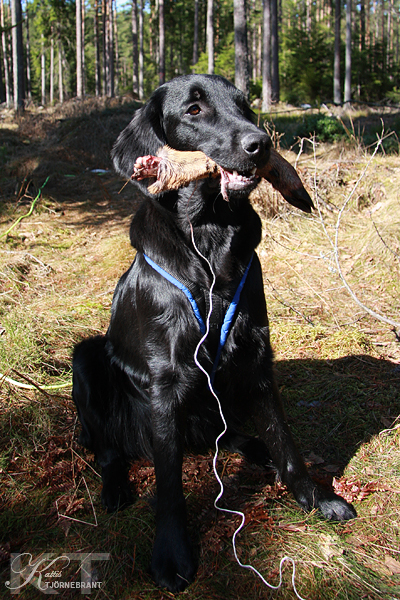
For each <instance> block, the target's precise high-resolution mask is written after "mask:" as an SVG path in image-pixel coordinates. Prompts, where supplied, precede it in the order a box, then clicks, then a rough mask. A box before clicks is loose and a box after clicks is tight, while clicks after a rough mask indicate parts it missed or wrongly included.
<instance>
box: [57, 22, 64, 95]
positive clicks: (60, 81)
mask: <svg viewBox="0 0 400 600" xmlns="http://www.w3.org/2000/svg"><path fill="white" fill-rule="evenodd" d="M58 99H59V100H60V104H62V103H63V102H64V84H63V64H62V42H61V34H60V33H58Z"/></svg>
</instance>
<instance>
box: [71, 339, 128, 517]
mask: <svg viewBox="0 0 400 600" xmlns="http://www.w3.org/2000/svg"><path fill="white" fill-rule="evenodd" d="M105 343H106V340H105V338H104V337H103V336H97V337H94V338H90V339H88V340H85V341H83V342H81V343H80V344H79V345H78V346H77V347H76V348H75V352H74V358H73V391H72V396H73V400H74V402H75V404H76V407H77V411H78V416H79V420H80V422H81V425H82V432H81V434H80V436H79V439H78V441H79V443H80V444H82V446H85V447H86V448H88V449H89V450H92V451H93V452H94V453H95V456H96V460H97V462H98V463H99V464H100V466H101V468H102V471H101V477H102V482H103V489H102V493H101V499H102V503H103V505H104V506H105V508H106V509H107V511H108V512H114V511H116V510H118V509H122V508H124V507H125V506H127V505H129V504H131V503H132V493H131V490H130V487H129V481H128V470H129V462H128V459H127V457H126V456H125V453H124V451H123V448H122V446H119V447H118V446H117V443H116V441H115V436H114V435H113V431H114V423H113V421H115V419H116V418H115V416H114V414H115V411H114V410H113V404H114V408H116V407H115V403H116V400H117V397H118V389H117V385H116V381H115V376H114V375H115V374H114V373H113V370H114V368H113V367H112V366H111V364H110V361H109V359H108V357H107V354H106V351H105ZM117 439H118V438H117ZM113 440H114V441H113Z"/></svg>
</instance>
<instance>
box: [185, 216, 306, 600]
mask: <svg viewBox="0 0 400 600" xmlns="http://www.w3.org/2000/svg"><path fill="white" fill-rule="evenodd" d="M190 231H191V238H192V244H193V247H194V249H195V251H196V252H197V254H198V255H199V256H200V257H201V258H202V259H203V260H205V261H206V263H207V264H208V266H209V268H210V271H211V275H212V283H211V286H210V289H209V306H210V308H209V311H208V314H207V320H206V331H205V333H204V334H203V336H202V338H201V339H200V341H199V343H198V344H197V347H196V350H195V352H194V356H193V358H194V362H195V364H196V365H197V367H198V368H199V369H200V371H202V373H204V375H205V376H206V377H207V382H208V387H209V389H210V392H211V394H212V395H213V396H214V398H215V400H216V402H217V405H218V410H219V414H220V416H221V420H222V423H223V430H222V431H221V433H220V434H219V435H218V437H217V439H216V440H215V453H214V457H213V471H214V475H215V478H216V480H217V481H218V483H219V487H220V490H219V493H218V496H217V497H216V498H215V500H214V506H215V508H216V509H217V510H219V511H220V512H224V513H228V514H231V515H237V516H238V517H240V518H241V523H240V525H239V527H237V529H236V530H235V532H234V534H233V536H232V547H233V553H234V555H235V558H236V562H237V563H238V565H239V566H240V567H242V568H243V569H248V570H250V571H253V573H255V574H256V575H257V576H258V577H259V578H260V579H261V581H262V582H263V583H264V585H266V586H267V587H269V588H270V589H272V590H278V589H279V588H280V587H281V586H282V570H283V565H284V564H285V562H290V563H291V564H292V586H293V591H294V593H295V594H296V596H297V598H298V599H299V600H305V598H303V597H302V596H300V594H299V593H298V591H297V589H296V584H295V577H296V563H295V561H294V560H293V558H291V557H290V556H284V557H283V558H282V559H281V561H280V563H279V583H278V585H272V584H271V583H268V581H266V579H265V578H264V577H263V576H262V575H261V573H260V572H259V571H257V569H256V568H255V567H253V566H252V565H247V564H244V563H242V562H241V560H240V559H239V557H238V554H237V549H236V537H237V535H238V534H239V532H240V531H241V530H242V529H243V527H244V524H245V521H246V517H245V515H244V513H242V512H241V511H239V510H230V509H228V508H221V507H220V506H218V501H219V500H220V499H221V498H222V496H223V494H224V484H223V483H222V480H221V478H220V476H219V474H218V471H217V461H218V454H219V441H220V439H221V438H222V437H223V435H224V434H225V433H226V431H227V428H228V426H227V423H226V420H225V417H224V414H223V412H222V406H221V402H220V400H219V398H218V396H217V394H216V393H215V390H214V388H213V385H212V381H211V377H210V375H209V373H208V372H207V371H206V370H205V369H204V367H203V366H202V365H201V364H200V362H199V360H198V353H199V350H200V348H201V346H202V344H203V343H204V342H205V340H206V339H207V336H208V333H209V331H210V318H211V314H212V310H213V304H212V294H213V289H214V286H215V281H216V276H215V273H214V270H213V268H212V266H211V264H210V261H209V260H208V259H207V258H206V257H205V256H204V255H203V254H202V253H201V252H200V250H199V249H198V247H197V246H196V242H195V240H194V234H193V227H192V225H191V224H190Z"/></svg>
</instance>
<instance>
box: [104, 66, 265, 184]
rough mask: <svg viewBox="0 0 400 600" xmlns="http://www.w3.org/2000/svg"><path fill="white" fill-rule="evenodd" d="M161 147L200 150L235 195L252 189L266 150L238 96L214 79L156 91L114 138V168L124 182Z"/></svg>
mask: <svg viewBox="0 0 400 600" xmlns="http://www.w3.org/2000/svg"><path fill="white" fill-rule="evenodd" d="M165 144H168V145H169V146H170V147H171V148H174V149H175V150H186V151H194V150H201V151H202V152H204V153H205V154H206V155H207V156H209V157H210V158H211V159H213V160H214V161H215V162H216V163H217V164H218V165H219V166H220V167H221V175H222V179H223V185H224V186H225V189H226V190H227V191H228V192H229V193H230V194H237V195H238V194H243V193H245V194H246V195H247V194H248V193H249V192H250V191H251V189H253V188H254V187H255V186H256V185H257V183H258V179H257V178H256V177H255V171H256V169H257V168H261V167H263V166H264V165H265V164H266V163H267V161H268V158H269V152H270V147H271V142H270V138H269V136H268V135H267V134H266V133H265V132H264V131H262V130H261V129H259V128H258V127H256V125H255V124H254V114H253V112H252V111H251V109H250V107H249V105H248V103H247V101H246V99H245V97H244V95H243V94H242V92H240V91H239V90H238V89H237V88H236V87H235V86H234V85H232V84H231V83H229V82H228V81H227V80H226V79H224V78H223V77H219V76H215V75H184V76H182V77H177V78H176V79H173V80H172V81H170V82H168V83H166V84H164V85H162V86H161V87H159V88H158V89H157V90H156V91H155V92H154V93H153V94H152V96H151V98H150V100H149V101H148V102H147V104H146V105H145V106H143V108H140V109H139V110H137V111H136V112H135V114H134V117H133V119H132V121H131V122H130V123H129V125H128V126H127V127H126V128H125V129H124V130H123V131H122V133H121V134H120V136H119V137H118V139H117V141H116V143H115V145H114V148H113V151H112V157H113V161H114V167H115V169H116V170H117V171H118V172H119V173H120V174H121V175H123V176H125V177H127V178H129V177H130V176H131V175H132V172H133V165H134V163H135V161H136V159H137V158H138V157H139V156H144V155H147V154H152V155H154V154H156V152H157V151H158V150H159V148H160V147H161V146H164V145H165ZM147 184H148V182H147V183H146V185H147Z"/></svg>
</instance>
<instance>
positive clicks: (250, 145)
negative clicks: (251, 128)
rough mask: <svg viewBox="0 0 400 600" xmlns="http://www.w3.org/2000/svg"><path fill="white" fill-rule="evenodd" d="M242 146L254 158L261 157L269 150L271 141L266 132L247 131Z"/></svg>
mask: <svg viewBox="0 0 400 600" xmlns="http://www.w3.org/2000/svg"><path fill="white" fill-rule="evenodd" d="M241 143H242V148H243V150H244V151H245V152H246V154H247V155H248V156H249V158H252V159H254V160H257V159H260V158H262V157H263V156H264V154H266V153H268V152H269V148H270V145H271V141H270V139H269V136H268V135H267V134H266V133H263V132H262V131H260V133H247V134H246V135H244V136H243V137H242V139H241Z"/></svg>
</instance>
